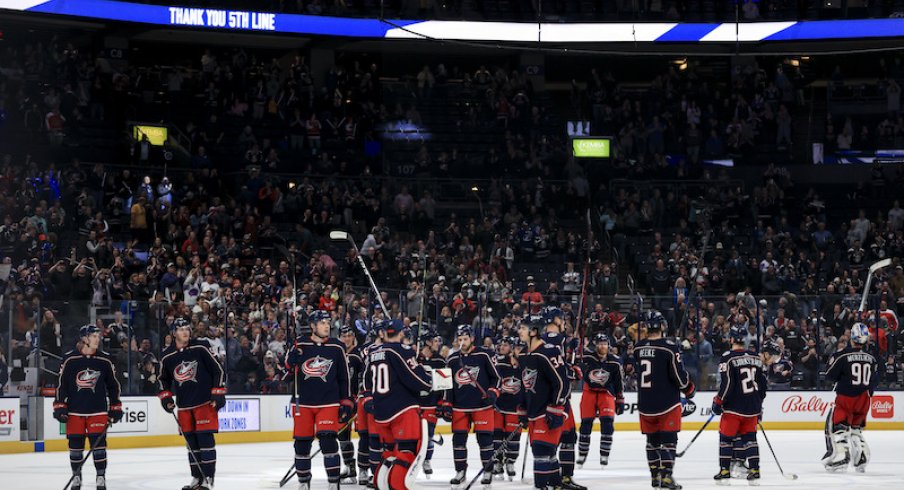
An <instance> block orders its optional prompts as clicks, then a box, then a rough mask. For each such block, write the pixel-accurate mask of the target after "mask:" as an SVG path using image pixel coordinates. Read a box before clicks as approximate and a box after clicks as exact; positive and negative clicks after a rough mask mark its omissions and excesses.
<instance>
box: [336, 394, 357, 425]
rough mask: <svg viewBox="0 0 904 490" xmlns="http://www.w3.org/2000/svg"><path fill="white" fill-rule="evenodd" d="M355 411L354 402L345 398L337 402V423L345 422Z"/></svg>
mask: <svg viewBox="0 0 904 490" xmlns="http://www.w3.org/2000/svg"><path fill="white" fill-rule="evenodd" d="M354 413H355V402H353V401H351V400H349V399H345V400H342V401H341V402H339V423H340V424H345V423H346V422H348V421H349V420H350V419H351V418H352V415H353V414H354Z"/></svg>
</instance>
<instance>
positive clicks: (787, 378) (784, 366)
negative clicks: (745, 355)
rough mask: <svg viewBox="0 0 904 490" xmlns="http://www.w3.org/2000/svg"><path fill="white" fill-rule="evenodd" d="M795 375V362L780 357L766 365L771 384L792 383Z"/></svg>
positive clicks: (768, 379)
mask: <svg viewBox="0 0 904 490" xmlns="http://www.w3.org/2000/svg"><path fill="white" fill-rule="evenodd" d="M793 377H794V363H792V362H791V361H789V360H787V359H779V360H777V361H775V362H773V363H772V364H771V365H769V366H767V367H766V380H767V381H768V382H769V383H770V384H776V385H790V384H791V378H793Z"/></svg>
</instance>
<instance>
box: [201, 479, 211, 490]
mask: <svg viewBox="0 0 904 490" xmlns="http://www.w3.org/2000/svg"><path fill="white" fill-rule="evenodd" d="M198 490H213V477H212V476H208V477H207V478H205V479H204V481H202V482H201V486H200V487H198Z"/></svg>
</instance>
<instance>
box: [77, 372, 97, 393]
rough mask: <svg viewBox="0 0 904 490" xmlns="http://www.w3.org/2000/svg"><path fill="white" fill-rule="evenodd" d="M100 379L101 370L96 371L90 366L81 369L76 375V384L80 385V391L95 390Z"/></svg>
mask: <svg viewBox="0 0 904 490" xmlns="http://www.w3.org/2000/svg"><path fill="white" fill-rule="evenodd" d="M98 379H100V371H95V370H93V369H91V368H88V369H85V370H84V371H79V373H78V374H76V375H75V385H76V386H78V389H79V390H80V391H81V390H91V391H94V388H95V387H96V386H97V380H98Z"/></svg>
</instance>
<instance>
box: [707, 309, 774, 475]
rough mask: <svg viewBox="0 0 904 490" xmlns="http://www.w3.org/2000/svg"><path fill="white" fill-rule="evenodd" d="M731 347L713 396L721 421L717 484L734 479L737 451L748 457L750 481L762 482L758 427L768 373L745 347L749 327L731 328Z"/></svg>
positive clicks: (721, 365)
mask: <svg viewBox="0 0 904 490" xmlns="http://www.w3.org/2000/svg"><path fill="white" fill-rule="evenodd" d="M729 338H730V339H731V350H730V351H728V352H726V353H725V354H723V355H722V359H721V360H720V361H719V378H720V384H719V392H718V393H717V394H716V396H715V397H714V398H713V404H712V412H713V414H715V415H720V416H721V419H720V421H719V473H717V474H716V475H715V476H714V477H713V479H714V480H716V484H719V485H727V484H728V483H729V481H730V480H731V462H732V457H733V455H734V454H736V453H740V455H741V458H742V459H743V460H745V461H746V463H747V467H748V468H749V471H748V473H747V482H748V483H749V484H751V485H757V484H759V479H760V449H759V444H758V443H757V440H756V427H757V422H758V420H759V418H760V417H761V416H762V413H763V399H764V398H765V397H766V375H765V372H764V370H763V361H762V359H760V357H759V356H758V355H757V354H756V353H754V352H752V351H749V350H747V349H746V347H745V346H746V343H747V329H746V328H745V327H743V326H741V325H735V326H732V327H731V330H730V331H729Z"/></svg>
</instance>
